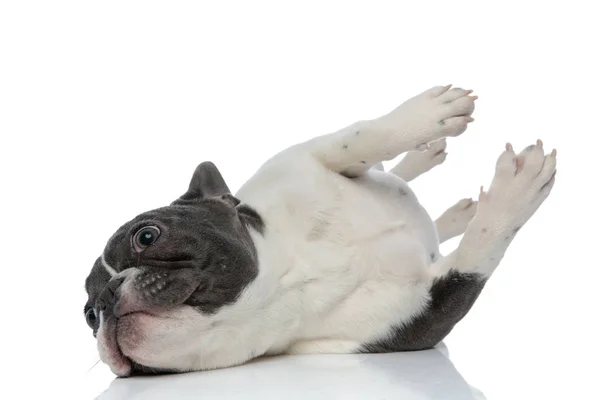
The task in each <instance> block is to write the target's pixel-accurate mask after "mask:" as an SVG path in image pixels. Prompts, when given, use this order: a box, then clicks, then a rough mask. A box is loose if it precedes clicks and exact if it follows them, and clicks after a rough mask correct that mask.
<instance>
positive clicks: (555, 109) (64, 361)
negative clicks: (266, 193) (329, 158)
mask: <svg viewBox="0 0 600 400" xmlns="http://www.w3.org/2000/svg"><path fill="white" fill-rule="evenodd" d="M592 3H593V2H591V1H569V2H551V1H537V2H536V1H528V2H524V1H504V2H493V3H492V2H487V1H451V2H448V1H443V2H442V1H440V2H437V3H436V2H425V1H417V0H414V1H410V2H403V1H394V2H387V3H384V2H378V1H369V2H366V1H365V2H362V3H359V4H360V5H354V3H351V2H336V3H333V2H326V1H324V2H308V1H304V2H295V3H292V2H275V1H273V2H264V1H247V2H243V1H238V2H231V1H222V2H198V1H178V2H167V1H163V2H157V1H102V2H88V1H71V2H67V1H39V2H33V1H26V0H22V1H16V0H15V1H10V0H5V1H2V2H1V3H0V135H1V138H2V140H1V144H0V152H1V156H0V163H1V169H0V170H1V174H2V175H1V184H2V186H1V187H2V189H1V190H2V196H1V197H0V198H1V200H0V201H1V202H2V203H1V206H2V209H1V212H2V225H3V229H2V230H1V233H0V235H1V242H0V243H1V259H2V262H1V263H2V264H1V268H2V274H1V275H0V276H1V285H2V286H1V287H2V289H1V291H0V296H1V303H0V304H1V306H2V309H1V313H0V324H1V325H0V326H1V329H0V335H1V340H0V346H2V347H1V353H0V357H1V359H2V362H1V365H2V367H1V368H2V372H1V374H0V380H1V381H2V384H1V385H0V397H2V398H21V396H23V397H22V398H26V396H25V392H30V394H32V393H36V394H37V395H36V396H35V397H36V398H42V397H44V398H46V397H45V396H59V395H60V397H61V398H66V397H67V394H70V393H75V391H77V392H78V393H79V394H78V395H77V396H76V398H79V399H83V398H92V397H93V396H95V395H97V394H99V393H100V392H101V391H102V390H104V389H106V387H107V386H108V384H109V383H110V381H111V380H112V375H111V374H110V372H109V370H108V369H107V367H106V366H104V365H102V364H98V365H96V366H95V367H94V368H93V369H92V370H91V371H89V369H90V367H92V365H94V363H95V362H96V361H97V360H98V356H97V352H96V348H95V341H94V339H93V337H92V334H91V332H90V331H89V329H88V328H87V326H86V324H85V321H84V318H83V315H82V310H83V305H84V303H85V300H86V294H85V291H84V289H83V283H84V279H85V277H86V275H87V274H88V272H89V270H90V268H91V266H92V263H93V261H94V260H95V258H96V257H97V256H98V255H99V254H100V252H101V251H102V249H103V246H104V244H105V242H106V240H107V239H108V237H109V236H110V235H111V234H112V232H113V231H114V230H115V229H116V228H118V227H119V226H120V225H121V224H122V223H124V222H125V221H126V220H128V219H130V218H132V217H133V216H135V215H136V214H137V213H140V212H143V211H145V210H148V209H150V208H155V207H158V206H162V205H166V204H167V203H168V202H170V201H172V200H173V199H175V198H176V197H178V196H179V195H180V194H182V193H183V192H184V191H185V189H186V188H187V184H188V180H189V178H190V176H191V173H192V172H193V170H194V168H195V166H196V165H197V164H198V163H200V162H201V161H205V160H212V161H214V162H215V163H216V164H217V165H218V166H219V168H220V169H221V172H222V173H223V175H224V176H225V178H226V179H227V181H228V183H229V186H230V187H231V188H232V189H233V190H235V189H237V188H239V186H240V185H241V184H242V183H243V182H244V181H245V180H246V179H247V178H248V177H250V175H251V174H252V173H253V172H254V170H255V169H256V168H257V167H258V166H259V165H260V164H261V163H262V162H263V161H264V160H265V159H266V158H267V157H269V156H270V155H272V154H273V153H274V152H276V151H279V150H281V149H282V148H285V147H286V146H289V145H291V144H294V143H296V142H298V141H301V140H305V139H308V138H310V137H312V136H314V135H318V134H322V133H327V132H330V131H333V130H336V129H338V128H341V127H343V126H345V125H347V124H349V123H352V122H354V121H356V120H358V119H364V118H372V117H376V116H378V115H381V114H383V113H385V112H388V111H389V110H390V109H391V108H393V107H395V106H397V105H398V104H399V103H400V102H402V101H403V100H405V99H406V98H408V97H411V96H413V95H415V94H417V93H420V92H421V91H423V90H425V89H427V88H429V87H431V86H434V85H445V84H448V83H453V84H454V85H456V86H461V87H465V88H472V89H474V90H475V94H477V95H479V96H480V100H478V102H477V109H476V111H475V114H474V117H475V119H476V121H475V122H474V123H473V124H471V127H470V128H469V129H468V131H467V132H466V133H465V134H464V135H462V136H461V137H459V138H457V139H450V140H449V145H448V151H449V155H448V159H447V161H446V162H445V164H444V165H443V166H442V167H438V168H436V169H435V170H433V171H431V172H430V173H428V174H427V175H425V176H424V177H422V178H420V179H418V180H417V181H415V183H414V185H413V187H414V189H415V191H416V192H417V194H418V196H419V198H420V199H421V202H422V203H423V204H424V205H425V206H426V207H427V208H428V210H429V211H430V213H431V214H432V216H434V217H435V216H437V215H439V214H440V213H441V212H442V211H443V210H444V209H445V208H446V207H448V206H450V205H452V204H454V202H455V201H457V200H458V199H460V198H462V197H468V196H473V197H475V196H476V195H477V192H478V188H479V186H480V185H488V184H489V182H490V180H491V177H492V174H493V168H494V163H495V160H496V157H497V156H498V155H499V153H500V152H501V151H502V149H503V146H504V144H505V142H506V141H511V142H512V143H513V144H514V146H515V148H519V149H520V148H522V147H524V146H526V145H528V144H530V143H534V142H535V140H536V139H537V138H541V139H543V140H544V142H545V145H546V148H547V150H548V151H550V150H551V149H552V148H554V147H555V148H557V149H558V157H559V160H558V174H557V183H556V185H555V188H554V190H553V193H552V195H551V196H550V198H549V199H548V200H547V202H546V203H545V204H544V205H543V206H542V207H541V208H540V210H539V211H538V213H537V214H536V215H535V216H534V217H533V218H532V219H531V220H530V222H529V223H528V225H526V226H525V227H524V228H523V229H522V230H521V232H520V233H519V235H518V237H517V238H516V239H515V241H514V242H513V244H512V246H511V247H510V249H509V251H508V252H507V254H506V257H505V259H504V261H503V262H502V264H501V265H500V267H499V269H498V270H497V272H496V274H495V275H494V276H493V278H492V279H491V280H490V282H489V283H488V285H487V286H486V288H485V290H484V291H483V293H482V295H481V297H480V298H479V300H478V302H477V303H476V305H475V307H474V308H473V310H472V311H471V313H470V314H469V315H468V316H467V317H466V318H465V319H464V320H463V321H462V322H461V323H460V324H459V325H458V326H457V327H456V329H455V330H454V331H453V332H452V333H451V335H450V336H449V337H448V339H447V340H446V344H447V346H448V348H449V350H450V357H451V359H452V361H453V362H454V365H455V366H456V368H457V369H458V370H459V371H460V373H461V374H462V376H463V377H464V378H465V379H466V380H467V381H468V382H469V383H470V384H472V385H474V386H476V387H477V388H479V389H480V390H481V391H482V392H483V393H484V394H485V395H486V397H487V398H488V399H508V398H510V399H515V398H547V397H546V396H547V395H549V394H550V395H552V394H555V395H557V396H560V397H563V396H568V397H570V398H591V397H594V396H597V395H598V393H597V391H591V390H592V388H593V384H594V383H595V382H594V381H595V380H596V379H597V374H598V372H599V370H598V366H597V362H598V355H599V352H598V347H597V346H598V343H597V340H598V338H599V337H600V332H598V328H597V320H598V315H599V312H598V306H599V301H598V288H599V287H600V286H599V284H598V282H599V280H598V279H599V278H600V274H599V273H598V269H599V268H600V262H599V261H598V251H597V249H598V244H597V240H596V239H597V237H598V233H597V227H598V224H599V222H600V221H599V217H598V197H597V194H596V193H597V190H598V189H597V185H598V184H599V182H600V180H599V178H598V172H599V168H598V162H599V160H598V150H597V146H598V144H599V143H600V141H599V140H598V134H599V131H600V128H599V126H600V123H599V118H600V113H599V111H598V107H599V99H600V85H599V83H598V82H599V80H598V75H597V72H598V71H599V70H600V65H599V64H598V60H597V57H598V55H597V53H598V42H597V40H598V38H600V32H599V30H598V24H597V18H596V16H597V15H595V14H594V12H593V11H592V6H591V5H590V4H592ZM455 245H456V241H453V242H452V243H450V244H449V246H444V248H443V249H444V250H445V251H446V252H447V251H448V249H451V248H452V246H455ZM290 379H292V380H293V379H295V378H294V377H293V376H292V377H290ZM11 390H19V391H23V394H22V395H17V394H14V393H13V394H12V395H9V394H10V391H11ZM2 392H4V393H2ZM569 393H571V395H569ZM584 393H587V396H584ZM593 393H595V394H593ZM592 394H593V395H592ZM27 398H29V397H27Z"/></svg>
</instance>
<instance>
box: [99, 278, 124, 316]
mask: <svg viewBox="0 0 600 400" xmlns="http://www.w3.org/2000/svg"><path fill="white" fill-rule="evenodd" d="M124 281H125V278H117V279H113V280H111V281H110V282H108V284H107V285H106V286H105V287H104V290H103V291H102V293H100V296H99V297H98V300H97V302H96V308H97V309H98V310H99V311H103V312H108V313H112V312H113V308H114V307H115V304H116V303H117V300H118V298H117V297H118V296H117V290H118V289H119V286H121V284H122V283H123V282H124Z"/></svg>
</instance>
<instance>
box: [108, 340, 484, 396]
mask: <svg viewBox="0 0 600 400" xmlns="http://www.w3.org/2000/svg"><path fill="white" fill-rule="evenodd" d="M167 398H170V399H174V400H175V399H192V398H203V399H206V398H208V399H211V398H219V399H286V400H291V399H312V400H315V399H404V400H411V399H485V397H484V395H483V394H482V393H481V392H480V391H479V390H478V389H475V388H473V387H471V386H470V385H469V383H468V382H466V381H465V380H464V379H463V377H462V376H461V375H460V373H459V372H458V371H457V370H456V368H455V367H454V365H453V364H452V361H450V359H449V358H447V357H446V355H445V349H444V348H440V349H436V350H428V351H422V352H416V353H397V354H378V355H374V354H369V355H311V356H294V357H274V358H268V359H263V360H259V361H256V362H253V363H250V364H247V365H243V366H240V367H237V368H230V369H224V370H219V371H208V372H201V373H191V374H181V375H171V376H160V377H139V378H127V379H115V380H113V381H112V382H111V383H110V385H108V388H107V389H106V390H105V391H104V392H102V393H101V394H100V395H99V396H98V397H97V399H101V400H125V399H128V400H134V399H145V400H154V399H156V400H159V399H160V400H162V399H167Z"/></svg>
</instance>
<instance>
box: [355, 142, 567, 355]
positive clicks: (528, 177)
mask: <svg viewBox="0 0 600 400" xmlns="http://www.w3.org/2000/svg"><path fill="white" fill-rule="evenodd" d="M555 173H556V151H555V150H553V151H552V152H551V153H550V154H548V155H544V150H543V147H542V142H541V141H538V143H537V144H536V145H532V146H529V147H527V148H526V149H525V150H524V151H523V152H521V153H520V154H519V155H515V153H514V152H513V149H512V146H511V145H510V144H507V145H506V151H505V152H504V153H502V155H501V156H500V158H499V159H498V162H497V164H496V173H495V176H494V179H493V181H492V184H491V186H490V189H489V192H487V193H485V192H484V191H483V188H482V190H481V194H480V196H479V204H478V205H477V213H476V214H475V217H474V218H473V220H472V221H471V222H470V223H469V225H468V227H467V230H466V232H465V234H464V236H463V238H462V239H461V242H460V244H459V246H458V248H457V249H456V250H455V251H454V252H452V253H450V254H449V255H448V256H446V257H444V258H442V259H441V260H439V261H438V262H436V263H434V264H433V265H431V273H432V279H433V280H432V285H431V287H430V290H429V297H430V298H429V301H428V302H427V305H426V306H425V307H424V308H423V309H422V310H420V311H419V312H418V313H417V314H416V315H415V316H414V317H413V319H412V320H411V321H408V322H406V323H404V324H403V325H402V326H400V327H397V328H394V332H391V335H388V337H387V338H386V339H381V340H380V341H379V342H375V343H371V344H368V345H366V346H364V349H365V351H399V350H420V349H427V348H432V347H433V346H435V345H436V344H437V343H439V342H440V341H442V340H443V339H444V337H446V335H447V334H448V333H449V332H450V331H451V330H452V328H453V327H454V325H455V324H456V323H457V322H459V321H460V320H461V319H462V318H463V317H464V316H465V315H466V314H467V312H468V311H469V310H470V309H471V307H472V306H473V304H474V303H475V300H476V299H477V297H478V296H479V294H480V293H481V290H482V289H483V287H484V285H485V283H486V281H487V280H488V279H489V278H490V276H491V275H492V273H493V272H494V270H495V269H496V267H497V266H498V264H499V263H500V260H501V259H502V257H503V256H504V254H505V252H506V250H507V249H508V246H509V244H510V243H511V242H512V240H513V239H514V238H515V235H516V234H517V232H518V231H519V229H521V227H522V226H523V225H524V224H525V223H526V222H527V221H528V220H529V218H531V216H532V215H533V214H534V213H535V212H536V210H537V209H538V208H539V206H540V205H541V204H542V203H543V202H544V200H545V199H546V198H547V197H548V195H549V194H550V191H551V189H552V187H553V186H554V176H555Z"/></svg>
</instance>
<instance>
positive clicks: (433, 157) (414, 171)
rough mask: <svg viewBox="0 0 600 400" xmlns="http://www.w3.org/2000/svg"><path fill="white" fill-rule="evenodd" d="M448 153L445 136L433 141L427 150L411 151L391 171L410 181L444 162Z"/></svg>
mask: <svg viewBox="0 0 600 400" xmlns="http://www.w3.org/2000/svg"><path fill="white" fill-rule="evenodd" d="M446 155H447V153H446V139H445V138H444V139H440V140H438V141H435V142H433V143H431V145H430V147H429V148H428V149H427V150H425V151H417V150H415V151H409V152H408V153H406V155H405V156H404V158H403V159H402V160H400V162H399V163H398V164H396V166H394V167H393V168H392V169H390V170H389V172H391V173H392V174H394V175H396V176H399V177H400V178H402V179H403V180H404V181H405V182H410V181H412V180H413V179H415V178H416V177H418V176H420V175H422V174H424V173H425V172H427V171H429V170H431V169H432V168H433V167H435V166H437V165H440V164H441V163H443V162H444V161H445V160H446Z"/></svg>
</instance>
